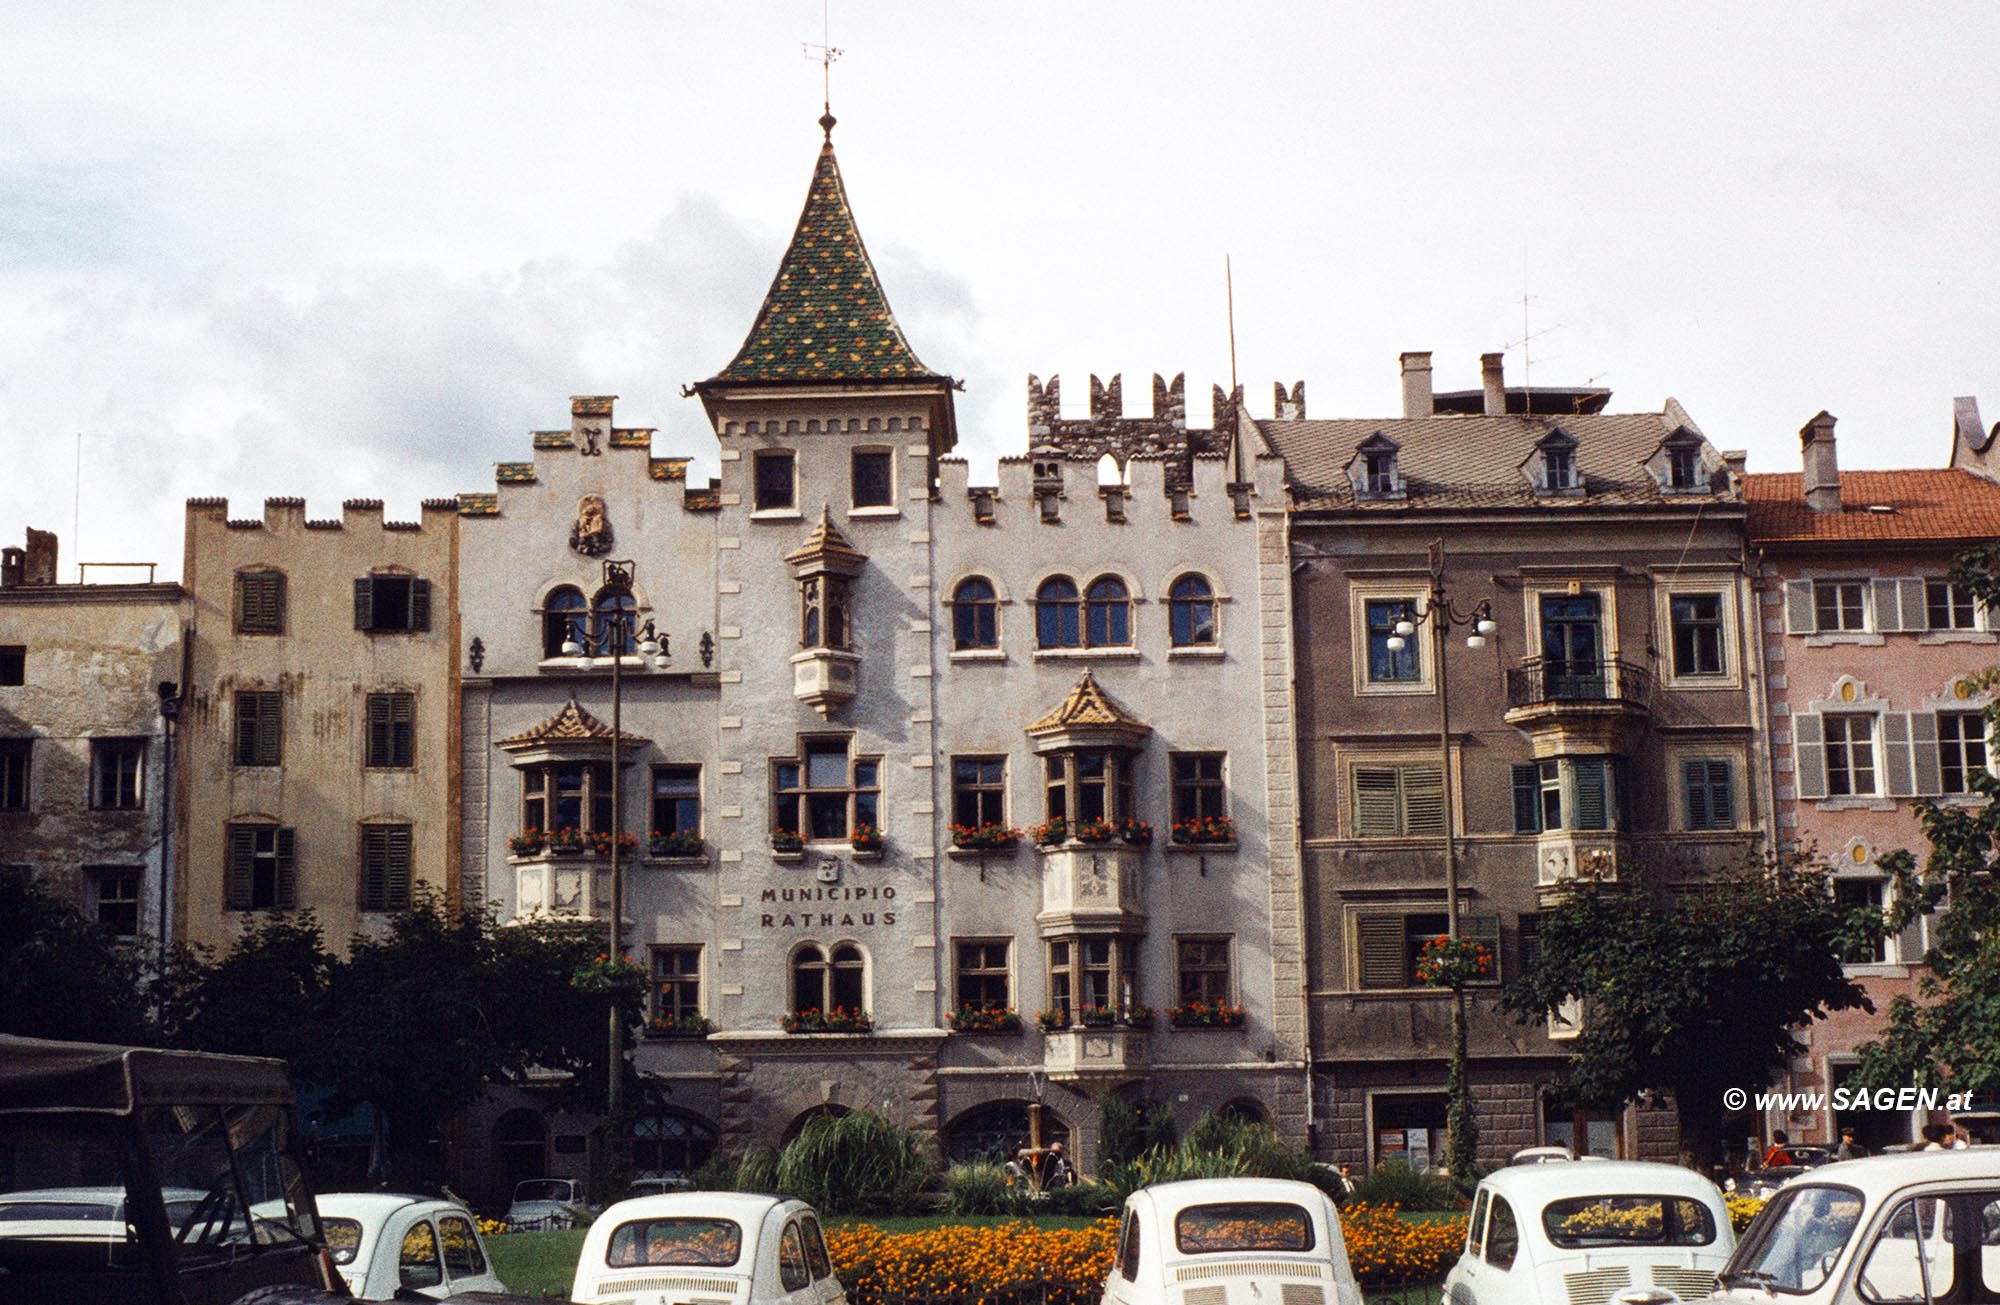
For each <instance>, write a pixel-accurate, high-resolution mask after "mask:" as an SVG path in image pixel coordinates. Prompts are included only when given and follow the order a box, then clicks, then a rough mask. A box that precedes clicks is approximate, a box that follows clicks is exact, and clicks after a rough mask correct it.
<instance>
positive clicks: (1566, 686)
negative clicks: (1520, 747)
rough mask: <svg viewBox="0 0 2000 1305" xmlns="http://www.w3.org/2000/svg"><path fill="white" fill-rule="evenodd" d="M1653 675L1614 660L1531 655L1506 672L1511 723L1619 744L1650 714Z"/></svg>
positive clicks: (1541, 731)
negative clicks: (1628, 732) (1626, 733)
mask: <svg viewBox="0 0 2000 1305" xmlns="http://www.w3.org/2000/svg"><path fill="white" fill-rule="evenodd" d="M1652 692H1653V677H1652V674H1651V673H1650V672H1649V671H1647V670H1646V669H1645V668H1644V667H1642V666H1635V665H1633V664H1632V663H1631V662H1626V661H1619V660H1618V659H1616V658H1611V657H1598V658H1589V659H1584V658H1574V657H1529V658H1527V659H1525V660H1524V661H1523V662H1522V663H1521V664H1520V666H1518V667H1516V668H1514V669H1512V670H1510V671H1508V672H1507V723H1508V724H1509V725H1515V726H1518V727H1520V728H1521V729H1524V730H1527V731H1528V732H1529V733H1530V734H1537V735H1540V734H1556V733H1561V734H1577V735H1582V736H1587V737H1592V738H1596V739H1599V740H1602V741H1604V742H1607V743H1609V744H1611V745H1613V746H1614V747H1615V748H1617V750H1620V751H1622V750H1623V749H1622V747H1620V746H1618V745H1619V744H1620V743H1621V741H1622V736H1623V734H1624V732H1625V731H1626V730H1627V729H1629V728H1631V727H1633V726H1635V725H1638V724H1639V723H1641V722H1643V721H1644V720H1645V718H1646V717H1647V716H1648V715H1649V714H1650V713H1651V710H1652V707H1651V699H1652Z"/></svg>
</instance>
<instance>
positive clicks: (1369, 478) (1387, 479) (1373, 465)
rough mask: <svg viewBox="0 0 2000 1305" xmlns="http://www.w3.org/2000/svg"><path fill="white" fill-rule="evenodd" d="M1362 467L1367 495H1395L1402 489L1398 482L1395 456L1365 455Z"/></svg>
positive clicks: (1384, 454)
mask: <svg viewBox="0 0 2000 1305" xmlns="http://www.w3.org/2000/svg"><path fill="white" fill-rule="evenodd" d="M1361 467H1362V475H1363V478H1364V483H1365V485H1366V492H1367V493H1370V494H1393V493H1395V492H1396V491H1397V489H1398V488H1400V487H1399V486H1398V484H1397V482H1396V455H1395V454H1393V453H1369V454H1364V455H1363V456H1362V460H1361Z"/></svg>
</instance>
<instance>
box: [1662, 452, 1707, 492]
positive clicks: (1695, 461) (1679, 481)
mask: <svg viewBox="0 0 2000 1305" xmlns="http://www.w3.org/2000/svg"><path fill="white" fill-rule="evenodd" d="M1700 469H1701V450H1700V449H1699V448H1696V447H1695V446H1694V445H1692V444H1689V445H1684V446H1682V447H1680V448H1672V449H1668V450H1667V485H1668V487H1669V488H1672V489H1695V488H1697V483H1696V475H1697V474H1698V472H1699V471H1700Z"/></svg>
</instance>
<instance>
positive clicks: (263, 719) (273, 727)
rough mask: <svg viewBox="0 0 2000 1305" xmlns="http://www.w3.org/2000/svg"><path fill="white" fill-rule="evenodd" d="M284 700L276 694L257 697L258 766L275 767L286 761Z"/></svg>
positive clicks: (264, 694)
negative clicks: (283, 726)
mask: <svg viewBox="0 0 2000 1305" xmlns="http://www.w3.org/2000/svg"><path fill="white" fill-rule="evenodd" d="M283 702H284V700H283V699H282V698H280V697H279V696H278V695H277V694H275V693H260V694H258V695H257V706H258V711H257V764H258V765H260V766H275V765H278V764H279V763H280V762H282V761H283V760H284V757H285V754H284V734H283V731H282V729H281V726H282V723H283V720H284V706H283Z"/></svg>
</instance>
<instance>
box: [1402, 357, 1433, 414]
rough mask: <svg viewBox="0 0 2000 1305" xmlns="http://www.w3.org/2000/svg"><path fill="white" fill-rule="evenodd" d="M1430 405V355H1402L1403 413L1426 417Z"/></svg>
mask: <svg viewBox="0 0 2000 1305" xmlns="http://www.w3.org/2000/svg"><path fill="white" fill-rule="evenodd" d="M1434 411H1435V409H1434V408H1432V406H1431V356H1430V355H1429V354H1428V353H1406V354H1404V355H1403V415H1404V416H1405V417H1428V416H1430V415H1431V414H1432V413H1433V412H1434Z"/></svg>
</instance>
